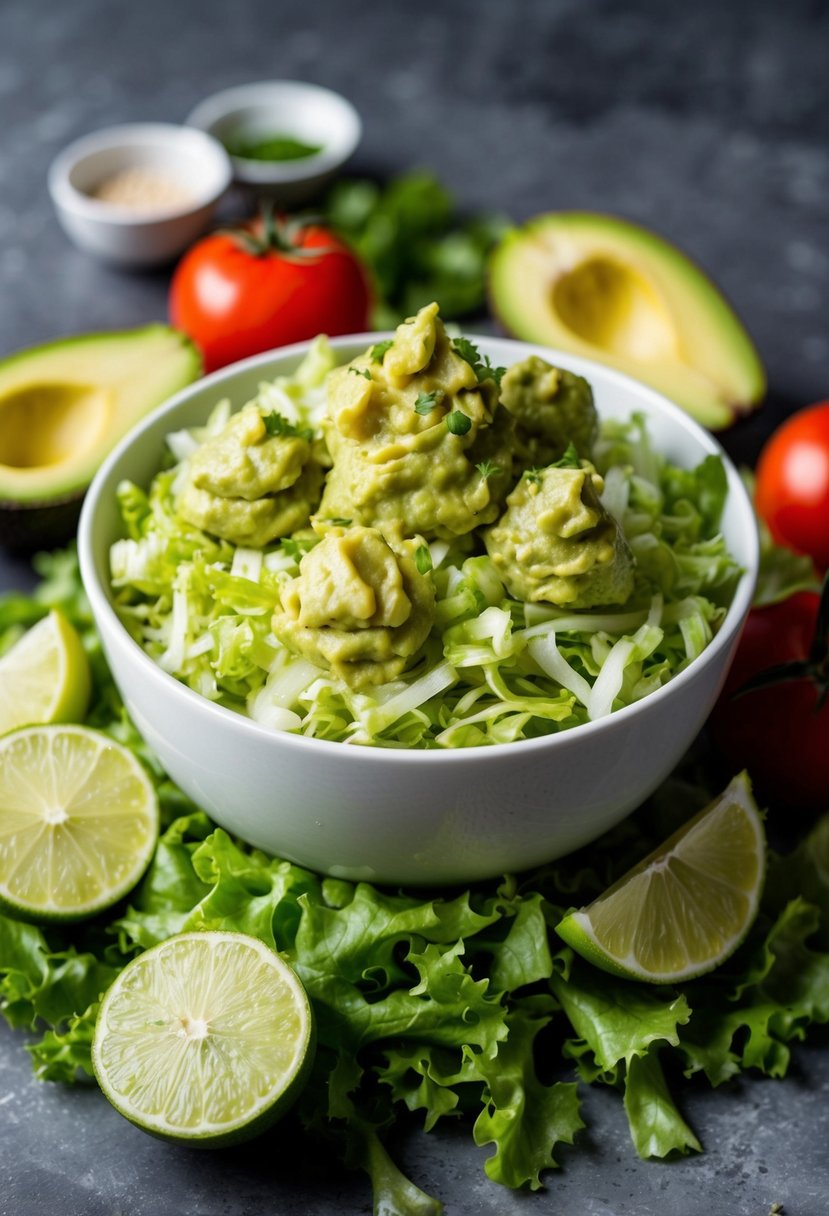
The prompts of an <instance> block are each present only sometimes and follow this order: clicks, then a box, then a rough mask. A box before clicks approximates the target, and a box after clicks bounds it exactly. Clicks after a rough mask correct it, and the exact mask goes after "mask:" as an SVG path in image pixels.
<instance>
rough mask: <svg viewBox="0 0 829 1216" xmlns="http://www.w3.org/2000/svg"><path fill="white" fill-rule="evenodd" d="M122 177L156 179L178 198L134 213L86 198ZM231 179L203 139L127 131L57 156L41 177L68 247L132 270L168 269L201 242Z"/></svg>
mask: <svg viewBox="0 0 829 1216" xmlns="http://www.w3.org/2000/svg"><path fill="white" fill-rule="evenodd" d="M127 170H138V171H139V172H142V173H149V174H154V175H159V176H161V177H162V178H163V179H164V180H166V181H169V182H171V183H173V184H174V185H175V186H176V187H177V188H179V189H180V190H181V192H182V194H183V195H184V196H185V197H183V198H182V200H181V201H175V202H167V203H163V202H155V203H148V204H147V205H145V206H141V207H138V206H135V205H129V206H125V205H123V204H119V203H114V202H109V201H104V200H103V199H99V198H95V197H94V196H93V195H94V192H95V191H96V190H97V189H98V188H99V187H101V186H102V185H103V183H104V182H106V181H108V180H110V179H112V178H113V177H114V176H115V175H117V174H120V173H123V172H124V171H127ZM231 179H232V169H231V164H230V157H229V156H228V155H227V152H226V151H225V149H224V147H223V146H222V145H221V144H220V143H219V142H218V140H215V139H213V138H211V136H209V135H206V134H205V133H204V132H203V131H197V130H195V129H194V128H193V127H181V126H174V125H173V124H170V123H129V124H127V125H125V126H120V127H109V128H107V129H106V130H104V131H96V132H94V134H92V135H86V136H84V137H83V138H82V139H78V140H76V141H75V143H73V144H70V145H69V147H68V148H65V149H64V150H63V151H62V152H61V153H60V154H59V155H58V156H57V157H56V158H55V160H54V161H53V162H52V165H51V167H50V169H49V193H50V194H51V196H52V201H53V203H54V205H55V210H56V211H57V215H58V219H59V220H60V223H61V225H62V226H63V228H64V229H65V231H66V232H67V234H68V235H69V236H70V237H71V238H72V240H73V241H74V242H75V244H76V245H78V246H79V247H80V248H81V249H84V250H86V251H87V252H88V253H92V254H94V255H95V256H96V257H100V258H103V259H104V260H105V261H108V262H112V263H114V264H116V265H120V266H129V267H140V266H152V265H159V264H161V263H163V262H168V261H171V260H172V259H173V258H175V257H178V255H179V254H181V253H183V252H184V250H185V249H186V248H187V247H188V246H189V245H190V244H192V242H193V241H195V240H196V238H197V237H199V236H201V234H202V233H203V232H204V231H205V229H206V228H207V227H208V225H209V223H210V220H211V219H212V216H213V212H214V210H215V207H216V204H217V203H218V201H219V199H220V198H221V196H222V195H223V194H224V192H225V191H226V190H227V188H228V186H229V185H230V182H231Z"/></svg>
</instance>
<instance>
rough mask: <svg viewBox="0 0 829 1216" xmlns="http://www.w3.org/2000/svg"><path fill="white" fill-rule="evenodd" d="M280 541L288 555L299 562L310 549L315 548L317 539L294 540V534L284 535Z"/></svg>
mask: <svg viewBox="0 0 829 1216" xmlns="http://www.w3.org/2000/svg"><path fill="white" fill-rule="evenodd" d="M279 543H280V545H281V546H282V549H283V551H284V552H285V553H287V554H288V557H292V558H293V559H294V561H295V562H298V561H299V560H300V558H302V557H304V556H305V554H306V553H307V552H308V550H309V549H313V547H314V545H315V544H316V540H294V538H293V537H292V536H283V537H282V539H281V540H280V542H279Z"/></svg>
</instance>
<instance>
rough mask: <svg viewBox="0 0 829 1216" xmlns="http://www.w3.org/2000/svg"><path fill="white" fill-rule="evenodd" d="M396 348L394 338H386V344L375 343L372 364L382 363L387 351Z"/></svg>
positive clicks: (372, 351) (372, 349) (372, 350)
mask: <svg viewBox="0 0 829 1216" xmlns="http://www.w3.org/2000/svg"><path fill="white" fill-rule="evenodd" d="M392 346H394V338H386V340H385V341H384V342H375V343H374V345H373V346H372V348H371V352H370V353H371V361H372V363H382V362H383V357H384V355H385V353H386V351H387V350H390V349H391V347H392Z"/></svg>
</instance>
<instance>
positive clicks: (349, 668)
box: [272, 525, 435, 688]
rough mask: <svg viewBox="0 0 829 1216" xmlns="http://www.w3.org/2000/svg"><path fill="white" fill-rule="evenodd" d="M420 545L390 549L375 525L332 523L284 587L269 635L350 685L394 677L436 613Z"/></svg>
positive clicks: (433, 594) (408, 658)
mask: <svg viewBox="0 0 829 1216" xmlns="http://www.w3.org/2000/svg"><path fill="white" fill-rule="evenodd" d="M419 543H420V542H418V541H414V540H412V541H408V542H406V543H404V544H403V545H401V546H395V547H394V548H393V547H392V546H391V545H390V544H389V542H388V541H387V540H386V538H385V537H384V536H383V535H382V533H380V532H378V531H377V530H376V529H375V528H365V527H362V526H359V525H358V526H354V527H349V528H332V529H331V530H330V531H328V532H327V533H326V534H325V535H324V536H323V538H322V540H321V541H320V542H319V544H318V545H316V546H315V548H313V549H311V550H310V552H308V553H306V555H305V556H304V557H303V559H302V561H301V562H300V566H299V575H298V576H297V577H296V578H294V579H292V580H291V582H289V583H288V584H287V586H286V587H285V588H284V589H283V592H282V605H281V608H280V609H279V610H277V612H276V613H275V614H274V617H273V622H272V624H273V631H274V633H275V634H276V636H277V637H278V638H279V639H280V641H281V642H283V643H284V645H285V646H287V647H288V648H289V649H290V650H293V651H295V652H298V653H299V654H303V655H305V657H306V658H308V659H310V660H311V662H312V663H317V664H318V665H319V666H320V667H330V668H331V670H332V671H333V672H334V674H335V675H337V676H340V677H341V678H342V679H344V680H345V681H346V682H347V683H348V684H350V685H351V686H352V687H353V688H360V687H365V686H367V685H372V684H384V683H386V682H387V681H388V680H393V679H395V678H396V677H397V676H399V675H400V673H401V672H402V671H403V670H404V669H405V667H406V666H407V664H408V662H409V660H410V659H412V658H413V656H414V655H415V654H416V653H417V651H418V650H419V649H420V647H421V645H422V644H423V642H424V641H425V640H426V638H427V636H428V634H429V631H430V629H431V628H432V624H433V622H434V619H435V590H434V585H433V583H432V580H431V577H430V576H429V575H427V574H421V573H420V572H419V571H418V569H417V566H416V564H415V561H414V550H415V548H416V546H417V545H418V544H419Z"/></svg>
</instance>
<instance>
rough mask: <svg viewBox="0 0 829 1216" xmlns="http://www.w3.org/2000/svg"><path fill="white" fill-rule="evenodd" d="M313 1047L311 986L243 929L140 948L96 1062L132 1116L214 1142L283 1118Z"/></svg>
mask: <svg viewBox="0 0 829 1216" xmlns="http://www.w3.org/2000/svg"><path fill="white" fill-rule="evenodd" d="M313 1044H314V1032H313V1021H312V1017H311V1007H310V1005H309V1003H308V997H307V996H306V994H305V989H304V988H303V987H302V984H301V983H300V981H299V979H298V978H297V976H296V974H295V973H294V971H292V969H291V968H290V967H289V966H288V964H287V963H286V962H284V961H283V960H282V959H281V958H280V957H279V955H278V954H275V953H274V951H273V950H271V949H270V948H269V947H268V946H266V945H264V943H263V942H260V941H258V940H257V939H256V938H253V937H247V936H246V935H245V934H243V933H225V932H218V931H216V932H214V931H205V932H201V933H181V934H178V935H177V936H175V937H169V938H167V940H166V941H164V942H162V943H161V944H160V945H158V946H153V948H152V949H151V950H147V951H146V952H145V953H144V954H139V955H138V957H137V958H135V959H133V960H132V962H131V963H129V964H128V965H127V966H126V967H125V968H124V970H123V971H122V972H121V974H120V975H119V976H118V978H117V979H116V980H115V982H114V983H113V985H112V987H111V988H110V989H109V990H108V991H107V993H106V995H105V996H104V999H103V1001H102V1003H101V1008H100V1012H99V1014H98V1021H97V1025H96V1027H95V1040H94V1043H93V1047H92V1063H93V1067H94V1069H95V1075H96V1077H97V1078H98V1083H99V1084H100V1086H101V1089H102V1090H103V1091H104V1093H105V1094H106V1096H107V1097H108V1098H109V1100H110V1102H111V1103H112V1105H113V1106H114V1107H115V1108H116V1110H118V1111H120V1112H121V1114H122V1115H124V1116H125V1117H126V1118H127V1119H129V1120H130V1121H131V1122H132V1123H135V1124H137V1126H138V1127H140V1128H143V1130H144V1131H147V1132H151V1133H152V1134H153V1135H156V1136H162V1137H164V1138H165V1139H170V1140H175V1141H178V1142H179V1143H184V1144H191V1145H194V1146H196V1147H204V1148H213V1147H215V1146H217V1145H220V1144H230V1143H238V1142H239V1141H241V1140H248V1139H250V1138H251V1137H252V1136H255V1135H258V1134H259V1132H260V1131H264V1130H265V1128H266V1127H269V1126H270V1125H271V1124H272V1123H274V1122H275V1121H276V1119H278V1118H279V1117H280V1116H281V1115H282V1114H284V1112H285V1111H286V1110H287V1109H288V1107H289V1106H290V1104H291V1103H292V1102H293V1100H294V1098H296V1097H297V1096H298V1094H299V1092H300V1090H301V1088H302V1085H303V1084H304V1082H305V1080H306V1077H307V1074H308V1071H309V1069H310V1066H311V1063H312V1058H313Z"/></svg>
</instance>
